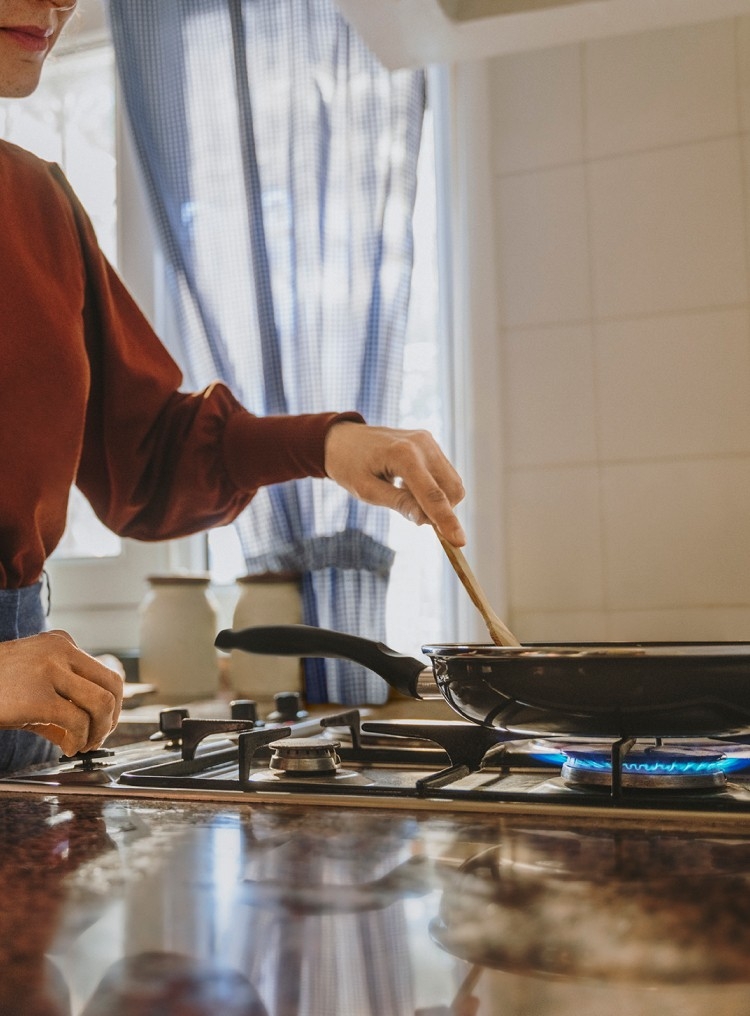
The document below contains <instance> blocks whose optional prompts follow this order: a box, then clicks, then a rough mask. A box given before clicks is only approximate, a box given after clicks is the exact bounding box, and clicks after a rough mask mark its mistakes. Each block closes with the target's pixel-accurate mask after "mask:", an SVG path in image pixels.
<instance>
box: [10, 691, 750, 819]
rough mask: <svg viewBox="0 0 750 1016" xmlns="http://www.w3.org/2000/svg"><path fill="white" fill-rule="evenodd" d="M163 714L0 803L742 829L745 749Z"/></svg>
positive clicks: (355, 718) (346, 720)
mask: <svg viewBox="0 0 750 1016" xmlns="http://www.w3.org/2000/svg"><path fill="white" fill-rule="evenodd" d="M233 714H234V715H233V716H232V718H230V719H202V718H193V717H191V716H190V715H189V712H188V710H186V709H170V710H165V711H163V712H162V713H161V716H160V721H159V730H158V731H157V732H155V733H154V734H153V735H152V737H151V738H150V739H149V740H147V741H142V742H138V743H135V744H129V745H124V746H122V747H118V748H114V749H108V748H107V747H106V745H105V747H104V748H103V749H100V750H99V751H96V752H90V753H86V754H82V755H79V756H75V757H72V758H65V757H63V758H61V759H60V760H59V762H57V763H55V764H50V765H46V766H38V767H34V768H33V769H29V770H26V771H23V772H20V773H16V774H14V775H13V776H12V777H6V778H5V779H3V780H0V787H2V789H3V790H9V791H21V792H37V793H39V792H43V793H45V792H46V793H55V794H58V793H76V794H81V793H83V794H86V793H96V794H100V795H101V794H104V795H107V794H113V795H122V794H127V795H130V796H134V797H139V796H142V797H158V798H160V799H167V798H179V797H189V798H195V799H212V800H217V799H219V800H220V799H224V800H242V801H247V802H253V801H255V802H258V803H281V804H284V803H294V804H300V803H304V804H309V805H316V806H324V805H339V806H347V807H356V806H363V807H364V806H375V805H377V806H378V807H381V808H382V807H391V808H402V809H403V808H409V809H413V808H419V809H429V810H435V811H439V810H452V811H475V812H511V813H523V812H525V811H532V812H539V811H540V810H542V811H547V812H550V813H555V812H560V811H564V812H565V813H566V814H567V813H572V814H578V815H592V814H593V813H594V812H595V810H596V809H606V810H607V811H608V812H609V813H610V815H611V816H615V817H616V816H617V815H620V814H622V815H628V816H631V817H632V815H633V814H634V813H637V814H641V815H644V816H645V815H649V814H658V815H659V817H660V819H661V820H666V821H668V820H669V819H670V817H671V818H672V819H673V820H674V822H676V823H680V822H685V821H686V819H687V818H688V817H689V820H690V821H691V823H692V822H694V821H696V820H697V819H699V818H702V819H704V820H706V821H708V822H709V824H716V823H717V822H721V821H722V820H726V821H728V822H730V823H731V824H732V825H734V826H736V825H738V824H739V823H742V824H745V823H747V824H748V825H750V744H748V743H744V742H743V741H742V739H738V738H737V737H736V735H735V736H734V737H732V738H727V739H723V738H717V737H711V738H703V739H695V738H694V739H691V741H690V742H689V743H688V742H686V741H684V740H680V739H674V738H664V739H662V738H648V739H638V740H635V739H632V738H630V739H629V738H620V739H617V740H611V741H596V740H592V739H587V738H572V739H567V740H557V739H554V740H553V739H546V738H545V739H540V738H535V737H529V736H524V737H521V736H520V735H518V734H511V733H508V732H507V731H503V730H501V729H498V728H490V727H482V726H479V725H478V724H474V723H466V722H462V721H458V720H456V721H450V720H449V721H439V720H371V719H365V718H363V716H362V713H361V711H360V710H357V709H348V710H345V711H340V712H334V713H331V714H330V715H326V716H322V717H318V718H311V717H308V716H307V715H306V714H301V713H294V714H293V716H292V717H291V718H289V719H283V718H279V719H276V720H274V719H270V718H269V719H267V720H265V721H262V720H258V719H257V718H256V717H255V712H254V710H253V708H252V703H238V704H237V706H236V707H235V708H234V709H233Z"/></svg>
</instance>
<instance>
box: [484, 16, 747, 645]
mask: <svg viewBox="0 0 750 1016" xmlns="http://www.w3.org/2000/svg"><path fill="white" fill-rule="evenodd" d="M490 73H491V97H492V110H493V114H492V116H493V171H494V197H495V212H496V235H497V244H498V246H497V265H498V276H499V278H498V287H497V293H498V306H499V309H498V316H499V321H500V325H501V341H502V357H501V364H502V379H501V384H502V391H503V395H504V406H505V419H504V434H505V438H504V440H505V456H504V457H505V469H506V476H505V494H506V498H507V511H506V513H505V517H506V524H507V546H508V563H509V582H508V589H509V610H508V615H509V621H510V623H511V626H512V627H513V628H514V630H516V632H517V634H519V635H520V636H521V637H522V638H523V639H527V640H533V639H541V640H551V639H587V640H591V639H600V638H601V639H632V638H635V639H725V638H728V639H750V286H749V284H748V272H749V270H750V268H749V264H750V262H749V258H748V249H749V241H748V234H749V232H750V133H749V131H750V18H735V19H726V20H722V21H717V22H712V23H708V24H703V25H697V26H687V27H680V28H673V29H667V30H663V31H658V32H649V33H647V34H638V35H631V36H624V37H619V38H615V39H608V40H600V41H595V42H590V43H584V44H581V45H575V46H565V47H561V48H559V49H553V50H545V51H541V52H535V53H530V54H520V55H513V56H510V57H502V58H498V59H496V60H494V61H493V62H492V64H491V72H490Z"/></svg>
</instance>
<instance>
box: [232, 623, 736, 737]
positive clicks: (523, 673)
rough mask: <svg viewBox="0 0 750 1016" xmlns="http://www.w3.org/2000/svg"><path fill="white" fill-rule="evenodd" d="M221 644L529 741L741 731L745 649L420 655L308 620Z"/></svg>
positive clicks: (622, 646)
mask: <svg viewBox="0 0 750 1016" xmlns="http://www.w3.org/2000/svg"><path fill="white" fill-rule="evenodd" d="M216 645H217V647H218V648H219V649H223V650H226V651H229V650H231V649H243V650H245V651H246V652H251V653H266V654H270V655H273V656H324V657H341V658H343V659H347V660H352V661H354V662H356V663H360V664H362V665H363V666H365V667H368V668H369V669H370V670H373V671H374V672H375V673H376V674H379V675H380V676H381V677H382V678H384V679H385V680H386V681H387V683H388V684H389V685H390V686H391V687H392V688H395V689H396V690H397V691H399V692H401V693H402V694H404V695H407V696H410V697H411V698H416V699H428V698H431V699H437V698H441V697H442V698H444V699H445V701H446V702H447V703H448V704H449V705H450V706H451V707H452V708H453V709H454V710H455V711H456V712H457V713H459V714H460V715H461V716H463V717H464V718H465V719H467V720H471V721H472V722H473V723H478V724H481V725H482V726H487V727H499V728H501V729H503V730H508V731H510V732H512V733H519V734H529V735H549V734H563V735H567V736H581V737H615V738H617V737H695V736H704V737H709V736H711V737H722V736H723V737H727V736H729V735H743V734H750V643H747V642H739V643H730V642H707V643H698V642H630V643H623V642H618V643H580V644H576V645H574V644H569V643H564V644H561V645H547V646H544V645H524V646H519V647H515V646H495V645H427V646H423V647H422V651H423V652H424V653H425V655H426V656H428V657H429V658H430V661H431V664H432V666H431V668H430V667H427V668H425V666H424V663H423V662H422V661H421V660H417V659H414V658H413V657H410V656H404V655H402V654H400V653H396V652H394V651H393V650H392V649H389V648H388V646H385V645H383V644H382V643H380V642H373V641H370V640H369V639H364V638H360V637H358V636H355V635H347V634H344V633H342V632H336V631H330V630H328V629H325V628H316V627H312V626H309V625H279V626H270V627H268V626H266V627H257V628H244V629H241V630H237V631H233V630H232V629H225V630H224V631H222V632H220V633H219V635H218V636H217V638H216Z"/></svg>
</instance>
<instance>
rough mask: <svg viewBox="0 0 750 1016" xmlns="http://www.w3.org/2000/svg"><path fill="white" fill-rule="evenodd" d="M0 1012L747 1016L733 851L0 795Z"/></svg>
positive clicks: (744, 905)
mask: <svg viewBox="0 0 750 1016" xmlns="http://www.w3.org/2000/svg"><path fill="white" fill-rule="evenodd" d="M0 881H1V883H2V896H3V905H2V907H1V908H0V914H1V915H2V916H0V924H1V929H0V967H1V968H2V969H0V1014H3V1016H5V1014H14V1016H15V1014H18V1016H105V1014H106V1016H157V1014H158V1016H203V1014H206V1016H207V1014H212V1016H214V1014H222V1016H527V1014H530V1013H533V1014H534V1016H573V1014H575V1016H580V1014H581V1013H589V1012H591V1013H599V1012H602V1013H603V1012H607V1013H608V1014H610V1016H620V1014H622V1016H625V1014H626V1013H627V1014H628V1016H634V1014H643V1016H646V1014H651V1013H654V1014H656V1013H658V1014H659V1016H671V1014H675V1016H676V1014H677V1013H679V1014H680V1016H708V1013H711V1014H712V1016H724V1014H729V1013H731V1014H732V1016H736V1014H737V1013H738V1012H744V1011H748V1010H750V920H748V917H747V915H748V913H749V912H750V906H749V904H750V838H744V837H743V836H740V835H737V836H735V835H732V833H731V831H727V830H726V829H723V830H722V831H721V832H715V833H708V832H698V831H692V832H679V831H677V830H675V829H674V828H663V829H660V828H659V827H658V824H657V823H654V824H653V825H651V826H649V827H644V825H643V823H640V824H639V825H636V824H633V825H632V826H630V825H628V824H627V823H626V822H622V821H614V820H610V819H609V818H608V817H607V816H606V815H601V814H598V815H597V816H595V817H592V820H591V821H590V822H588V823H585V822H583V821H582V820H575V821H574V822H571V823H561V821H560V819H559V817H558V818H556V819H554V820H551V819H545V818H544V816H540V817H539V819H537V818H536V817H535V818H530V817H529V816H528V815H525V816H513V815H512V814H501V815H498V816H490V815H452V814H450V813H446V812H441V813H434V814H433V813H429V812H419V813H414V814H412V813H410V812H408V811H390V810H381V809H377V808H372V809H370V808H367V809H360V808H355V809H350V810H347V809H337V808H331V807H326V808H320V809H315V808H296V807H287V806H269V805H266V806H256V805H254V804H253V805H252V806H250V805H247V806H245V805H243V804H240V805H229V806H227V805H226V804H219V803H217V804H211V803H199V804H197V803H186V804H182V803H174V802H157V801H149V800H145V799H141V800H128V799H123V798H117V799H114V800H113V799H112V798H107V799H99V798H97V797H95V796H86V797H75V796H67V795H66V796H65V797H60V798H57V797H55V796H41V795H39V796H37V795H25V794H5V795H0Z"/></svg>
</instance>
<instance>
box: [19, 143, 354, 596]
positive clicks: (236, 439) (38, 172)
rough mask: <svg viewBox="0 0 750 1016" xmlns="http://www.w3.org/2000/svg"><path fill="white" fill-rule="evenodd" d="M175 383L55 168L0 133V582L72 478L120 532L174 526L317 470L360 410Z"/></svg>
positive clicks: (36, 538)
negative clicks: (261, 411)
mask: <svg viewBox="0 0 750 1016" xmlns="http://www.w3.org/2000/svg"><path fill="white" fill-rule="evenodd" d="M181 384H182V376H181V373H180V371H179V369H178V367H177V365H176V364H175V363H174V361H173V360H172V358H171V357H170V356H169V354H168V353H167V351H166V349H165V348H164V346H163V345H162V344H161V342H160V341H159V339H158V338H157V337H156V335H155V334H154V333H153V331H152V330H151V327H150V326H149V324H148V322H147V321H146V319H145V318H144V317H143V315H142V314H141V312H140V311H139V310H138V308H137V306H136V305H135V303H134V302H133V300H132V298H131V297H130V296H129V294H128V293H127V291H126V290H125V288H124V286H123V284H122V282H121V281H120V279H119V278H118V276H117V274H116V273H115V272H114V270H113V269H112V267H111V266H110V265H109V263H108V262H107V260H106V259H105V257H104V256H103V254H102V253H101V251H100V249H99V247H98V244H97V242H96V238H95V235H94V232H93V229H92V227H91V224H90V222H89V220H88V218H87V216H86V214H85V213H84V211H83V210H82V208H81V206H80V204H79V203H78V201H77V199H76V198H75V196H74V195H73V194H72V192H71V191H70V188H69V186H68V184H67V183H66V181H65V179H64V177H63V176H62V173H61V172H60V170H59V169H58V168H57V167H55V166H53V165H51V164H49V163H46V162H43V161H41V160H39V159H37V158H36V157H35V156H33V155H30V154H29V153H28V152H25V151H23V150H22V149H20V148H17V147H15V146H14V145H11V144H9V143H7V142H3V141H0V389H1V391H2V396H1V398H2V401H1V402H0V588H15V587H18V586H24V585H29V584H30V583H32V582H35V581H36V580H37V579H38V578H39V576H40V575H41V572H42V569H43V567H44V562H45V559H46V558H47V557H48V555H49V554H50V553H51V552H52V550H54V548H55V546H56V545H57V543H58V541H59V539H60V537H61V535H62V532H63V529H64V527H65V519H66V512H67V503H68V495H69V491H70V488H71V486H72V485H73V484H77V485H78V487H79V488H80V489H81V490H82V491H83V493H84V494H85V495H86V497H87V498H88V499H89V501H90V502H91V505H92V507H93V508H94V510H95V512H96V514H97V515H98V516H99V518H100V519H101V520H102V521H103V522H104V523H105V525H107V526H108V527H109V528H110V529H112V530H113V531H114V532H116V533H118V534H120V535H122V536H129V537H134V538H136V539H141V540H161V539H167V538H171V537H175V536H185V535H187V534H189V533H192V532H197V531H199V530H202V529H205V528H208V527H210V526H214V525H221V524H225V523H227V522H230V521H231V520H232V519H233V518H234V517H235V516H236V515H237V514H238V513H239V512H240V511H241V510H242V509H243V508H244V507H245V506H246V505H247V504H248V502H249V501H250V499H251V498H252V496H253V494H254V493H255V492H256V490H257V489H258V487H261V486H264V485H266V484H271V483H280V482H283V481H286V480H291V479H297V478H300V477H303V476H323V475H325V474H324V467H323V443H324V438H325V434H326V432H327V430H328V427H329V426H330V424H331V422H332V421H333V420H335V419H341V418H344V419H357V420H360V419H361V417H359V416H358V415H357V414H342V415H337V414H333V413H324V414H317V413H316V414H309V415H305V416H276V417H257V416H253V415H252V414H250V413H248V412H247V411H246V410H245V409H244V408H243V407H242V406H241V405H240V404H239V403H238V402H237V400H236V399H235V398H234V396H233V395H232V394H231V393H230V391H229V390H228V389H227V388H226V387H225V386H224V385H222V384H219V383H216V384H213V385H211V386H210V387H209V388H207V389H206V390H205V391H203V392H200V393H191V394H185V393H182V392H180V391H179V388H180V385H181Z"/></svg>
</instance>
